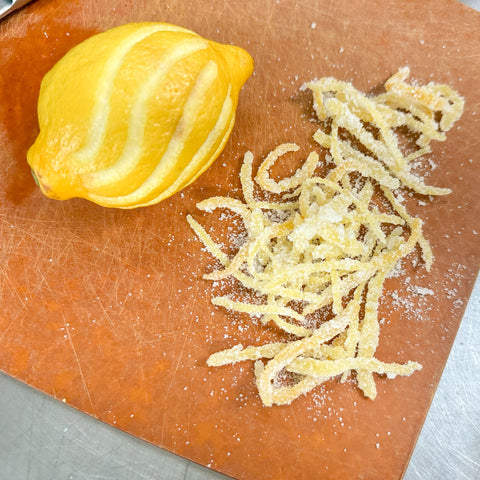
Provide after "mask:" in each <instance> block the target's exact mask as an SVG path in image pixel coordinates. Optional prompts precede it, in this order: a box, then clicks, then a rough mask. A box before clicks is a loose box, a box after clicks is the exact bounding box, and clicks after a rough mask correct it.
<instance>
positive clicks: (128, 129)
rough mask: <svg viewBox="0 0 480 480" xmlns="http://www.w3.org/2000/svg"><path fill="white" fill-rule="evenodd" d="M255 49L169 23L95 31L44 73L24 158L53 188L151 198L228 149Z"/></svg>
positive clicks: (118, 200) (96, 197)
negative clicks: (34, 129)
mask: <svg viewBox="0 0 480 480" xmlns="http://www.w3.org/2000/svg"><path fill="white" fill-rule="evenodd" d="M252 70H253V60H252V58H251V57H250V55H249V54H248V53H247V52H245V51H244V50H242V49H241V48H239V47H234V46H230V45H221V44H218V43H215V42H212V41H209V40H206V39H203V38H202V37H200V36H198V35H196V34H195V33H193V32H190V31H188V30H185V29H182V28H180V27H175V26H172V25H168V24H159V23H140V24H128V25H124V26H122V27H117V28H114V29H111V30H108V31H107V32H104V33H102V34H99V35H96V36H94V37H92V38H90V39H88V40H86V41H85V42H83V43H82V44H80V45H78V46H77V47H75V48H74V49H72V50H71V51H70V52H69V53H68V54H67V55H66V56H65V57H64V58H63V59H62V60H60V62H58V64H57V65H56V66H55V67H54V68H53V69H52V70H51V71H50V72H49V73H48V74H47V75H46V76H45V78H44V80H43V82H42V86H41V90H40V98H39V104H38V115H39V124H40V133H39V136H38V137H37V139H36V141H35V143H34V144H33V145H32V147H31V148H30V150H29V152H28V162H29V164H30V165H31V167H32V170H33V172H34V175H35V176H36V178H37V179H38V183H39V185H40V187H41V189H42V191H43V192H44V193H45V194H46V195H47V196H49V197H52V198H57V199H67V198H72V197H83V198H86V199H88V200H91V201H93V202H95V203H98V204H100V205H104V206H108V207H118V208H134V207H138V206H145V205H151V204H153V203H157V202H159V201H161V200H163V199H164V198H167V197H168V196H170V195H172V194H173V193H175V192H177V191H178V190H180V189H181V188H184V187H185V186H186V185H188V184H189V183H191V182H192V181H194V180H195V179H196V178H197V177H198V176H199V175H200V174H201V173H203V172H204V171H205V170H206V169H207V168H208V167H209V166H210V165H211V163H212V162H213V161H214V160H215V159H216V158H217V156H218V155H219V154H220V153H221V151H222V150H223V148H224V146H225V143H226V141H227V140H228V137H229V135H230V132H231V130H232V128H233V124H234V120H235V110H236V106H237V102H238V94H239V91H240V89H241V88H242V86H243V84H244V83H245V81H246V80H247V79H248V77H249V76H250V75H251V73H252Z"/></svg>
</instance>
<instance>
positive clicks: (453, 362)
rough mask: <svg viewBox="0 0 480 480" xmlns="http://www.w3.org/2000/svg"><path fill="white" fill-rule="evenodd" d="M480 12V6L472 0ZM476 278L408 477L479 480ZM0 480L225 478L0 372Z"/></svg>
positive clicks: (479, 289)
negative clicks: (95, 418) (114, 427)
mask: <svg viewBox="0 0 480 480" xmlns="http://www.w3.org/2000/svg"><path fill="white" fill-rule="evenodd" d="M464 3H467V4H469V5H471V6H473V7H474V8H476V9H478V10H480V1H465V2H464ZM479 320H480V280H477V283H476V285H475V288H474V291H473V294H472V296H471V299H470V302H469V305H468V308H467V311H466V313H465V316H464V319H463V321H462V324H461V326H460V329H459V332H458V335H457V338H456V341H455V344H454V347H453V349H452V352H451V354H450V357H449V360H448V362H447V365H446V367H445V371H444V374H443V376H442V379H441V382H440V385H439V387H438V390H437V393H436V395H435V398H434V401H433V403H432V406H431V409H430V411H429V414H428V416H427V419H426V422H425V425H424V427H423V430H422V433H421V435H420V438H419V440H418V443H417V445H416V448H415V451H414V453H413V456H412V459H411V462H410V464H409V467H408V469H407V472H406V474H405V477H404V478H405V480H420V479H422V480H437V479H444V478H445V479H449V480H457V479H458V480H460V479H469V480H480V460H479V459H480V413H479V409H478V399H479V398H480V357H479V352H480V332H479V329H478V327H477V323H478V322H479ZM0 432H1V435H0V480H24V479H25V480H36V479H38V480H40V479H41V480H43V479H51V480H60V479H62V480H63V479H71V480H80V479H92V480H93V479H96V480H98V479H101V480H103V479H105V480H106V479H115V480H137V479H152V480H153V479H155V480H181V479H185V480H219V479H222V478H226V477H224V476H223V475H219V474H216V473H215V472H212V471H210V470H208V469H206V468H203V467H200V466H198V465H195V464H193V463H191V462H188V461H186V460H183V459H181V458H179V457H176V456H175V455H172V454H170V453H168V452H165V451H162V450H160V449H159V448H157V447H153V446H151V445H149V444H147V443H145V442H142V441H141V440H138V439H136V438H134V437H131V436H129V435H127V434H124V433H122V432H120V431H118V430H116V429H113V428H111V427H109V426H108V425H105V424H103V423H101V422H98V421H96V420H94V419H92V418H90V417H88V416H86V415H85V414H82V413H80V412H78V411H76V410H73V409H71V408H69V407H67V406H65V405H63V404H62V403H60V402H58V401H55V400H53V399H51V398H50V397H48V396H46V395H44V394H42V393H40V392H37V391H35V390H33V389H31V388H30V387H27V386H25V385H23V384H21V383H19V382H17V381H15V380H13V379H12V378H10V377H7V376H6V375H3V374H0Z"/></svg>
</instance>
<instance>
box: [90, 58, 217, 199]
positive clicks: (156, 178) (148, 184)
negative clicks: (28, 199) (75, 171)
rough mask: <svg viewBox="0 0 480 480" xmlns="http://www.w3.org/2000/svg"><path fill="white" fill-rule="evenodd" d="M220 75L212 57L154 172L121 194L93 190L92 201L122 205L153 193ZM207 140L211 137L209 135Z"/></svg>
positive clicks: (192, 126)
mask: <svg viewBox="0 0 480 480" xmlns="http://www.w3.org/2000/svg"><path fill="white" fill-rule="evenodd" d="M217 75H218V67H217V64H216V63H215V62H214V61H212V60H211V61H209V62H208V63H207V64H206V65H205V67H204V68H203V69H202V70H201V71H200V73H199V75H198V77H197V80H196V82H195V85H194V86H193V88H192V90H191V91H190V94H189V96H188V98H187V101H186V103H185V106H184V109H183V114H182V117H181V119H180V121H179V123H178V125H177V128H176V131H175V133H174V134H173V136H172V138H171V140H170V142H169V144H168V146H167V149H166V151H165V153H164V155H163V156H162V158H161V159H160V161H159V163H158V164H157V166H156V168H155V169H154V170H153V172H152V173H151V175H150V176H149V177H148V178H147V179H146V180H145V181H144V183H143V184H142V185H141V186H140V187H138V188H137V189H136V190H135V191H133V192H132V193H130V194H128V195H124V196H120V197H105V196H101V195H95V194H91V195H89V198H90V199H91V200H93V201H98V202H102V203H104V204H108V205H111V206H115V205H123V204H125V203H128V202H129V201H130V202H136V201H138V200H141V199H142V198H143V197H145V196H147V195H148V194H149V193H151V192H152V190H154V189H155V188H156V187H157V186H158V185H159V184H160V183H161V181H162V177H163V176H164V175H165V173H168V172H169V170H171V168H172V166H174V165H175V164H176V163H177V161H178V158H179V155H180V153H181V152H182V150H183V148H184V146H185V143H186V141H187V140H188V138H189V136H190V135H191V133H192V131H193V129H194V127H195V120H196V117H197V115H198V113H199V111H200V109H201V108H202V103H203V101H204V99H205V95H206V93H207V90H208V88H209V87H210V86H211V84H212V82H213V81H214V80H215V79H216V77H217ZM214 128H215V127H214ZM206 141H208V137H207V140H206ZM204 143H205V142H204Z"/></svg>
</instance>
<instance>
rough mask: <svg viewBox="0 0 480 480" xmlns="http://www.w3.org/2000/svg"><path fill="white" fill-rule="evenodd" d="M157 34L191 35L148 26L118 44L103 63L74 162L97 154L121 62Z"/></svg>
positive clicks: (168, 26) (165, 26) (159, 26)
mask: <svg viewBox="0 0 480 480" xmlns="http://www.w3.org/2000/svg"><path fill="white" fill-rule="evenodd" d="M158 32H186V33H192V32H189V31H188V30H185V29H182V28H180V27H175V26H174V25H171V26H170V25H148V26H145V27H143V28H142V29H141V30H138V31H135V32H134V33H132V34H131V35H129V36H128V37H127V38H125V39H124V40H123V41H122V42H120V43H119V45H118V46H117V47H116V48H115V50H114V51H113V52H112V54H111V55H110V56H109V57H108V59H107V61H106V62H105V66H104V69H103V74H102V75H101V77H100V79H99V81H98V85H99V87H98V88H97V90H96V96H95V104H94V107H93V111H92V120H91V123H90V127H89V129H88V140H87V142H86V144H85V145H84V146H83V147H82V148H81V149H80V150H78V151H77V152H75V153H74V158H75V159H76V160H78V161H81V162H87V161H88V160H89V159H91V158H92V157H94V156H95V155H96V154H97V153H98V151H99V149H100V146H101V144H102V142H103V139H104V136H105V132H106V127H107V120H108V116H109V114H110V97H111V94H112V90H113V89H112V85H113V82H114V81H115V78H116V77H117V75H118V72H119V71H120V69H121V67H122V64H123V61H124V59H125V57H126V56H127V54H128V52H129V51H130V50H131V49H132V48H133V47H134V46H135V45H136V44H138V43H140V42H141V41H142V40H145V39H146V38H147V37H149V36H150V35H153V34H154V33H158Z"/></svg>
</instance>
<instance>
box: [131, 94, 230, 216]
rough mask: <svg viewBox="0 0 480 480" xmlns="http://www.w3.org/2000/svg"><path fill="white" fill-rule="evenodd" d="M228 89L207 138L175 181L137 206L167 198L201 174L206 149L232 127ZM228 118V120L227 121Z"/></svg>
mask: <svg viewBox="0 0 480 480" xmlns="http://www.w3.org/2000/svg"><path fill="white" fill-rule="evenodd" d="M230 91H231V87H230V86H229V88H228V93H227V97H226V98H225V101H224V102H223V106H222V111H221V112H220V115H219V117H218V120H217V123H216V124H215V126H214V127H213V128H212V130H211V131H210V133H209V134H208V137H207V139H206V140H205V142H204V143H203V144H202V146H201V147H200V148H199V149H198V151H197V153H196V154H195V155H194V157H193V158H192V161H191V162H190V163H189V164H188V166H187V167H186V168H185V170H182V173H181V174H180V175H179V176H178V177H177V179H176V180H175V182H174V183H173V184H172V185H171V186H170V187H169V188H167V189H166V190H164V191H163V192H162V193H161V194H160V195H159V196H158V197H156V198H154V199H153V200H150V201H149V202H147V203H145V204H143V205H139V206H144V205H151V204H153V203H156V202H158V201H159V200H160V199H162V198H167V197H169V196H170V195H173V194H174V193H175V192H176V190H177V189H178V188H179V187H180V186H182V184H183V183H184V182H185V181H187V180H188V183H190V182H192V181H193V180H194V179H195V178H196V177H197V176H199V175H200V174H202V173H203V172H204V171H205V169H206V168H207V167H208V166H209V164H210V163H211V162H209V163H208V164H207V165H204V164H203V162H204V159H205V156H206V155H207V153H208V151H209V150H210V149H211V148H212V146H213V145H215V143H216V142H217V141H218V139H219V138H220V137H221V136H222V135H223V136H224V137H225V136H226V133H227V132H229V131H230V130H231V127H233V122H234V119H235V117H234V116H233V115H232V110H233V101H232V98H231V96H230ZM229 120H230V122H229ZM227 125H228V128H227V129H226V128H225V127H226V126H227ZM224 132H225V133H224ZM225 140H226V139H225ZM224 144H225V141H222V142H221V143H220V144H219V146H218V147H217V149H216V150H215V152H214V153H213V154H212V155H211V158H212V159H214V158H216V157H217V155H219V153H220V150H222V148H223V146H224ZM193 172H195V173H194V175H193V176H192V177H191V178H189V177H190V176H191V175H192V173H193ZM188 183H187V184H188ZM185 186H186V185H185Z"/></svg>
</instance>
